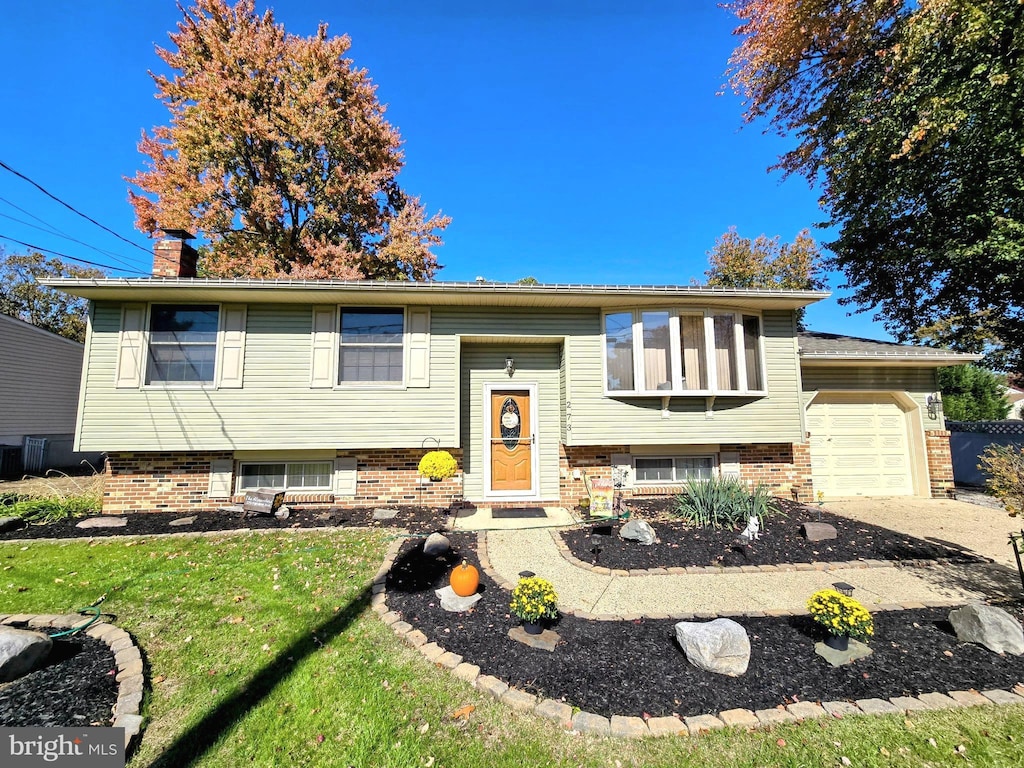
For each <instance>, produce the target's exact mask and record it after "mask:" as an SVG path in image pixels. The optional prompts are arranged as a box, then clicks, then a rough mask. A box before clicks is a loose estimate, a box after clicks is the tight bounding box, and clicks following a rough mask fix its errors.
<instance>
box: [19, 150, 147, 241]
mask: <svg viewBox="0 0 1024 768" xmlns="http://www.w3.org/2000/svg"><path fill="white" fill-rule="evenodd" d="M0 168H3V169H4V170H5V171H9V172H10V173H13V174H14V175H15V176H17V177H18V178H19V179H23V180H25V181H27V182H28V183H29V184H31V185H32V186H33V187H35V188H36V189H38V190H39V191H40V192H42V193H43V194H44V195H46V196H47V197H49V198H50V199H52V200H56V201H57V202H58V203H60V204H61V205H63V206H64V207H65V208H67V209H68V210H69V211H71V212H72V213H75V214H77V215H79V216H81V217H82V218H83V219H85V220H86V221H90V222H92V223H93V224H95V225H96V226H97V227H99V228H100V229H102V230H103V231H104V232H109V233H110V234H112V235H113V236H114V237H116V238H117V239H118V240H122V241H124V242H126V243H128V245H130V246H132V247H133V248H138V249H139V250H140V251H142V252H143V253H146V254H148V253H149V249H147V248H143V247H142V246H141V245H139V244H138V243H133V242H132V241H131V240H129V239H128V238H127V237H123V236H121V235H119V234H117V232H115V231H114V230H112V229H111V228H110V227H105V226H103V225H102V224H100V223H99V222H98V221H96V219H94V218H92V217H91V216H88V215H86V214H84V213H82V212H81V211H80V210H78V209H77V208H75V207H74V206H73V205H71V204H70V203H65V202H64V201H63V200H61V199H60V198H59V197H57V196H56V195H55V194H53V193H52V192H49V191H47V190H46V189H44V188H43V187H42V186H41V185H40V184H37V183H36V182H34V181H32V179H30V178H29V177H28V176H26V175H25V174H23V173H19V172H18V171H16V170H14V169H13V168H11V166H9V165H8V164H7V163H5V162H4V161H3V160H0ZM15 242H17V241H15ZM67 258H71V257H70V256H69V257H67Z"/></svg>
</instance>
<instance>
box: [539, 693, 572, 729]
mask: <svg viewBox="0 0 1024 768" xmlns="http://www.w3.org/2000/svg"><path fill="white" fill-rule="evenodd" d="M533 711H534V713H535V714H538V715H540V716H541V717H544V718H547V719H548V720H554V721H555V722H556V723H558V724H559V725H561V726H562V727H563V728H568V727H571V726H572V707H570V706H569V705H568V704H566V703H565V702H564V701H555V700H554V699H544V700H543V701H542V702H540V703H539V704H538V705H537V706H536V707H534V708H533Z"/></svg>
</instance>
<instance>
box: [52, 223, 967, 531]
mask: <svg viewBox="0 0 1024 768" xmlns="http://www.w3.org/2000/svg"><path fill="white" fill-rule="evenodd" d="M193 253H194V252H192V251H191V249H190V248H189V247H188V246H187V245H185V244H183V243H182V242H181V241H178V240H165V241H162V242H160V243H158V244H157V257H156V267H155V269H154V273H155V274H156V275H157V277H156V278H154V279H106V280H104V279H53V280H47V281H46V284H47V285H50V286H53V287H56V288H60V289H61V290H64V291H67V292H68V293H71V294H74V295H76V296H82V297H85V298H87V299H89V300H90V302H91V310H90V323H89V335H88V339H87V342H86V359H87V365H86V373H85V377H84V382H85V384H84V393H83V400H82V408H81V409H80V412H79V417H78V418H79V421H78V430H77V435H78V437H77V440H78V448H79V449H81V450H100V449H102V450H106V451H108V456H109V459H108V463H109V470H110V473H111V476H110V478H109V479H108V482H107V485H106V499H105V502H104V508H105V510H106V511H107V512H125V511H132V510H154V509H165V508H168V509H175V510H201V509H215V508H217V507H218V506H221V505H224V504H225V503H229V502H230V501H231V500H232V499H234V500H235V501H237V500H239V499H240V497H241V496H242V495H243V494H244V491H245V490H246V489H250V488H255V487H261V486H272V487H277V488H286V489H287V490H288V498H289V500H290V501H291V502H292V503H303V504H309V505H315V504H319V505H331V506H355V505H380V504H417V503H423V504H445V505H447V504H448V502H449V501H450V500H451V499H453V498H457V499H460V500H462V503H464V504H466V505H479V506H500V505H511V504H529V505H544V504H551V505H574V504H576V502H577V501H578V499H579V498H580V497H581V496H584V495H585V494H586V487H585V478H590V479H594V478H605V479H613V480H614V481H615V482H616V483H617V484H618V485H620V487H621V488H622V489H623V492H624V493H625V494H627V495H633V496H636V495H644V494H666V493H673V492H677V491H678V490H679V488H680V485H681V483H683V482H684V481H685V480H687V479H688V478H697V479H700V478H706V477H710V476H712V475H714V474H718V473H729V474H734V475H737V476H739V477H740V478H741V479H743V480H745V481H749V482H763V483H766V484H768V485H769V486H770V487H771V488H772V489H773V490H774V491H775V492H776V493H778V494H782V495H785V496H787V497H795V498H799V499H802V500H807V501H809V500H812V499H813V498H814V492H815V490H822V491H824V492H825V493H826V494H827V495H828V496H830V497H831V496H838V495H844V496H845V495H856V494H885V495H892V494H917V495H929V494H932V495H944V494H945V493H946V492H947V491H948V490H949V489H950V488H951V487H952V479H951V478H952V474H951V468H950V460H949V441H948V433H947V432H946V431H945V430H944V423H943V420H942V414H941V411H940V410H937V408H936V407H934V406H933V407H932V409H931V411H929V398H931V397H935V393H936V391H937V389H938V386H937V384H936V380H935V369H936V368H937V367H938V366H943V365H953V364H958V363H962V362H965V361H966V360H970V359H974V356H970V355H968V356H964V355H955V354H951V353H946V352H942V351H937V350H933V349H920V348H914V347H904V346H899V345H895V344H884V343H879V342H865V341H861V340H855V339H848V338H845V337H839V336H828V335H825V334H806V335H803V336H798V334H797V332H796V320H795V312H796V310H797V309H799V308H800V307H803V306H806V305H807V304H810V303H812V302H815V301H818V300H820V299H823V298H825V297H827V296H828V294H827V293H820V292H810V291H790V290H778V291H770V290H748V289H724V288H706V287H693V286H685V287H637V286H585V285H535V286H525V285H518V284H501V283H443V282H432V283H414V282H341V281H286V280H269V281H266V280H249V279H235V280H227V279H196V278H194V277H193V275H194V256H193V255H192V254H193ZM438 446H439V447H441V448H445V449H447V450H449V451H451V453H452V454H453V455H454V456H455V457H456V459H457V460H458V462H459V467H460V472H459V474H458V475H457V476H456V477H455V478H453V479H451V480H445V481H441V482H433V483H432V482H430V481H429V480H426V479H422V478H419V477H418V475H417V469H416V468H417V463H418V461H419V459H420V457H421V456H422V455H423V453H424V452H425V451H427V450H429V449H432V448H434V447H438Z"/></svg>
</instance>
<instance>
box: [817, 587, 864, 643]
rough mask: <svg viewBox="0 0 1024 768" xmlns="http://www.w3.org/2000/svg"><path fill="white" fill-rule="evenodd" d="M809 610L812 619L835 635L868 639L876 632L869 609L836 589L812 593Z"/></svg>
mask: <svg viewBox="0 0 1024 768" xmlns="http://www.w3.org/2000/svg"><path fill="white" fill-rule="evenodd" d="M807 610H808V611H810V613H811V618H812V619H814V620H815V621H816V622H818V623H819V624H821V626H823V627H824V628H825V629H827V630H828V631H829V632H830V633H831V634H833V635H838V636H840V637H852V638H853V639H854V640H867V639H868V638H870V637H871V636H872V635H874V634H875V622H874V621H873V620H872V618H871V614H870V613H868V609H867V608H865V607H864V606H863V605H861V604H860V603H859V602H857V601H856V600H854V599H853V598H852V597H847V596H846V595H844V594H842V593H841V592H837V591H836V590H834V589H822V590H820V591H818V592H815V593H814V594H813V595H811V599H810V600H808V601H807Z"/></svg>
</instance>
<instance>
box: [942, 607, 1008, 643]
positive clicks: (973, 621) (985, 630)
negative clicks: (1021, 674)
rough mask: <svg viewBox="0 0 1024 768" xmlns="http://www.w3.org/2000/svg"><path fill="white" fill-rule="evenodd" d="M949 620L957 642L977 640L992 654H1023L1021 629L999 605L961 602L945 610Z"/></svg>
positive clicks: (975, 641) (974, 641)
mask: <svg viewBox="0 0 1024 768" xmlns="http://www.w3.org/2000/svg"><path fill="white" fill-rule="evenodd" d="M949 623H950V624H952V625H953V629H954V630H955V631H956V639H957V640H959V641H960V642H961V643H978V644H979V645H983V646H985V647H986V648H988V649H989V650H990V651H994V652H995V653H1012V654H1013V655H1015V656H1019V655H1021V654H1022V653H1024V629H1021V626H1020V622H1019V621H1017V620H1016V619H1015V618H1013V616H1011V615H1010V614H1009V613H1007V612H1006V611H1004V610H1003V609H1002V608H996V607H995V606H993V605H982V604H980V603H979V604H975V605H965V606H964V607H963V608H958V609H956V610H953V611H950V612H949Z"/></svg>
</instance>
